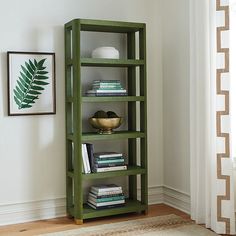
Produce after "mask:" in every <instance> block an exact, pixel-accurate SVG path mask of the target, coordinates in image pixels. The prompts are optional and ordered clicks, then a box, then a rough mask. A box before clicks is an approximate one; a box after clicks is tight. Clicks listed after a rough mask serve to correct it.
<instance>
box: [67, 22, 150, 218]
mask: <svg viewBox="0 0 236 236" xmlns="http://www.w3.org/2000/svg"><path fill="white" fill-rule="evenodd" d="M81 31H97V32H113V33H125V34H126V35H127V59H94V58H81V57H80V33H81ZM135 32H138V33H139V51H140V58H139V59H136V57H135V48H136V46H135ZM145 35H146V32H145V24H143V23H130V22H117V21H103V20H102V21H101V20H88V19H75V20H72V21H70V22H68V23H67V24H65V78H66V82H65V85H66V89H65V92H66V102H65V106H66V158H67V161H66V168H67V179H66V180H67V212H68V214H69V215H71V216H74V217H75V219H80V220H82V219H88V218H94V217H100V216H108V215H114V214H121V213H128V212H140V211H147V203H148V202H147V118H146V117H147V100H146V97H147V94H146V48H145V47H146V38H145V37H146V36H145ZM71 49H72V50H71ZM71 54H72V55H71ZM82 66H87V67H126V68H128V70H127V73H128V76H127V77H128V78H127V80H128V95H129V96H126V97H83V96H82V91H81V90H82V89H81V88H82V86H81V79H82V78H81V67H82ZM137 67H138V68H140V80H137V78H136V68H137ZM137 83H139V86H138V87H140V95H137V92H136V85H137ZM72 88H73V89H72ZM91 102H92V103H101V102H127V103H128V131H116V132H115V133H114V134H111V135H99V134H97V133H95V132H93V133H82V117H81V110H82V103H91ZM137 102H139V103H138V104H139V106H140V111H141V112H140V125H139V126H140V131H135V130H136V129H137V124H136V120H137V117H136V114H137V110H136V109H137V108H136V107H137V106H136V105H137ZM137 138H140V143H141V147H140V152H141V166H137V165H136V164H137V155H136V153H137V142H136V139H137ZM117 139H128V140H129V141H128V147H129V157H128V159H129V165H130V166H129V167H128V170H124V171H115V172H106V173H92V174H86V175H85V174H83V173H82V154H81V153H82V152H81V144H82V143H83V142H86V141H95V140H98V141H99V140H117ZM72 144H73V147H74V148H72ZM72 157H73V158H74V170H72ZM136 175H141V202H139V201H137V200H136V199H137V178H136ZM117 176H129V189H130V190H129V195H130V199H129V200H128V201H127V203H126V205H125V207H121V208H115V209H107V210H99V211H98V210H97V211H96V210H94V209H92V208H90V207H88V206H84V205H83V188H82V186H83V181H86V180H93V179H98V178H101V179H103V178H111V177H117Z"/></svg>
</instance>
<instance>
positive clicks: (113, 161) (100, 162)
mask: <svg viewBox="0 0 236 236" xmlns="http://www.w3.org/2000/svg"><path fill="white" fill-rule="evenodd" d="M124 161H125V159H113V160H111V159H109V160H97V159H95V163H97V164H106V163H122V162H124Z"/></svg>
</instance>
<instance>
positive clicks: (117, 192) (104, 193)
mask: <svg viewBox="0 0 236 236" xmlns="http://www.w3.org/2000/svg"><path fill="white" fill-rule="evenodd" d="M90 192H91V193H93V194H94V195H96V196H110V195H116V194H122V193H123V191H122V190H116V191H109V192H101V193H100V192H97V191H94V190H92V189H91V190H90Z"/></svg>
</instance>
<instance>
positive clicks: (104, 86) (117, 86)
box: [93, 84, 124, 90]
mask: <svg viewBox="0 0 236 236" xmlns="http://www.w3.org/2000/svg"><path fill="white" fill-rule="evenodd" d="M95 89H124V88H123V87H122V86H121V85H120V84H119V85H116V84H114V85H101V84H100V85H96V84H93V90H95Z"/></svg>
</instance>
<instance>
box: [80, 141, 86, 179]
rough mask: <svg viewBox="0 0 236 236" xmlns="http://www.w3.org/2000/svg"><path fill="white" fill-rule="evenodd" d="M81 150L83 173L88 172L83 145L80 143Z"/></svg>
mask: <svg viewBox="0 0 236 236" xmlns="http://www.w3.org/2000/svg"><path fill="white" fill-rule="evenodd" d="M81 152H82V160H83V172H84V173H85V174H88V168H87V164H86V161H85V153H84V145H83V144H82V145H81Z"/></svg>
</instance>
